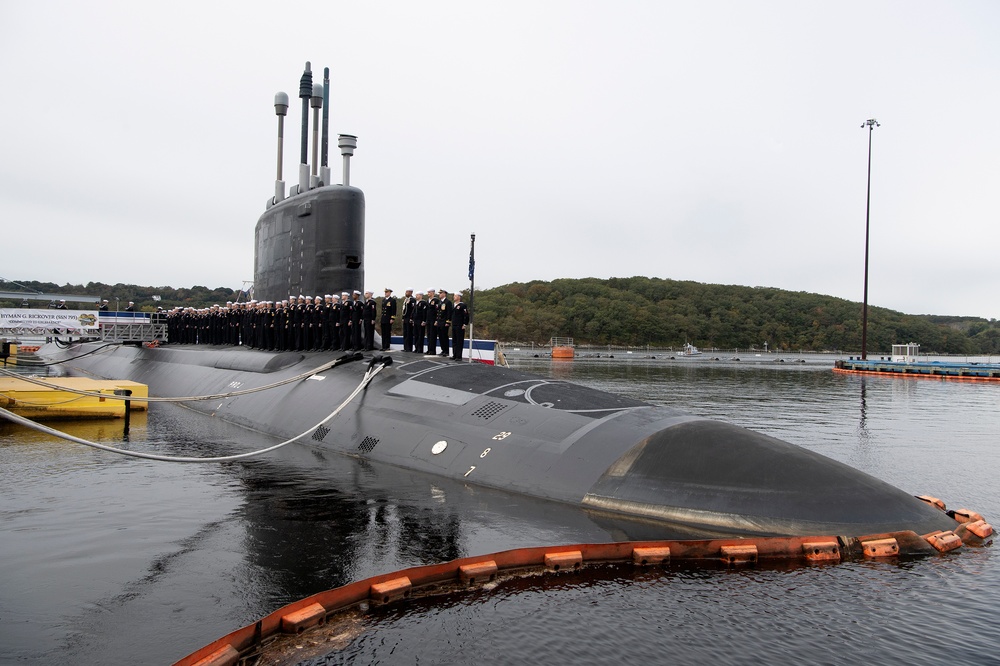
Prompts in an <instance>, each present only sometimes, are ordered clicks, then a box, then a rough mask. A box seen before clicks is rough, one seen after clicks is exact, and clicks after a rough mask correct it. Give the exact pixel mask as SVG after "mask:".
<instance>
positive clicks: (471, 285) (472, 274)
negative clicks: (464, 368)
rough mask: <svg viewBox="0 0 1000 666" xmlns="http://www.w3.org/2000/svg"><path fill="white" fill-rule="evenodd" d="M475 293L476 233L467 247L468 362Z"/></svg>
mask: <svg viewBox="0 0 1000 666" xmlns="http://www.w3.org/2000/svg"><path fill="white" fill-rule="evenodd" d="M475 294H476V234H472V245H471V247H470V248H469V363H472V362H473V359H472V354H473V349H474V348H475V344H473V341H474V340H475V336H474V335H473V334H472V326H473V313H474V312H475V309H474V308H473V307H472V306H473V302H474V299H475Z"/></svg>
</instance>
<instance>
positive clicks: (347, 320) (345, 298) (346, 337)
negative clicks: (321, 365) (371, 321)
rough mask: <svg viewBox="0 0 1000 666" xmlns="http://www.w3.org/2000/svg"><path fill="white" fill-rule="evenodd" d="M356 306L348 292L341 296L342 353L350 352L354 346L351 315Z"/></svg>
mask: <svg viewBox="0 0 1000 666" xmlns="http://www.w3.org/2000/svg"><path fill="white" fill-rule="evenodd" d="M353 309H354V304H353V303H351V295H350V294H348V293H347V292H346V291H345V292H343V293H341V294H340V351H348V350H349V349H350V348H351V347H353V346H354V329H353V328H351V314H352V312H351V311H352V310H353Z"/></svg>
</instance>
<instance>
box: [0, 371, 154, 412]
mask: <svg viewBox="0 0 1000 666" xmlns="http://www.w3.org/2000/svg"><path fill="white" fill-rule="evenodd" d="M42 379H43V381H45V382H46V383H47V384H51V385H53V386H55V387H59V388H49V387H44V386H39V385H38V384H33V383H31V382H29V381H27V380H24V379H20V378H17V377H0V407H3V408H5V409H9V410H10V411H12V412H14V413H15V414H18V415H20V416H23V417H25V418H30V419H35V420H53V419H97V418H124V416H125V401H124V400H121V399H118V398H114V397H108V398H106V397H98V396H89V395H81V394H79V393H75V392H73V391H71V390H67V389H74V390H76V391H88V392H91V393H100V394H103V395H106V396H115V395H122V394H123V392H124V391H131V392H132V393H131V399H130V400H129V407H130V409H133V410H145V409H146V408H147V405H148V403H147V401H145V400H143V398H148V397H149V387H147V386H146V385H145V384H140V383H138V382H133V381H128V380H101V379H90V378H89V377H44V378H42Z"/></svg>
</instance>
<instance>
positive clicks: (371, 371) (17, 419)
mask: <svg viewBox="0 0 1000 666" xmlns="http://www.w3.org/2000/svg"><path fill="white" fill-rule="evenodd" d="M386 360H389V361H390V362H391V359H386ZM386 360H382V361H380V362H375V361H374V359H373V363H372V365H371V366H370V367H369V368H368V370H367V371H365V376H364V377H363V378H362V379H361V383H360V384H358V386H357V388H355V389H354V391H352V392H351V394H350V395H349V396H347V399H345V400H344V401H343V402H342V403H340V406H338V407H337V409H335V410H333V411H332V412H330V414H329V415H328V416H327V417H326V418H324V419H323V420H322V421H320V422H319V423H317V424H316V425H314V426H312V427H311V428H308V429H307V430H305V431H303V432H302V433H300V434H298V435H296V436H295V437H292V438H291V439H286V440H285V441H283V442H281V443H279V444H275V445H274V446H269V447H267V448H264V449H258V450H257V451H249V452H247V453H239V454H236V455H231V456H217V457H212V458H195V457H186V456H161V455H158V454H155V453H142V452H140V451H127V450H125V449H119V448H116V447H113V446H107V445H105V444H98V443H97V442H92V441H90V440H86V439H83V438H81V437H76V436H74V435H70V434H68V433H65V432H61V431H59V430H56V429H54V428H50V427H48V426H46V425H42V424H41V423H36V422H35V421H32V420H31V419H27V418H24V417H23V416H20V415H19V414H15V413H13V412H11V411H9V410H6V409H4V408H3V407H0V416H3V417H4V418H6V419H8V420H10V421H13V422H14V423H18V424H20V425H23V426H26V427H28V428H32V429H34V430H37V431H39V432H43V433H46V434H48V435H52V436H54V437H58V438H60V439H65V440H67V441H70V442H76V443H77V444H83V445H84V446H90V447H93V448H95V449H100V450H102V451H108V452H110V453H117V454H120V455H123V456H131V457H133V458H144V459H146V460H158V461H161V462H177V463H221V462H231V461H233V460H240V459H242V458H250V457H252V456H258V455H261V454H263V453H269V452H271V451H275V450H277V449H280V448H281V447H283V446H286V445H288V444H291V443H292V442H295V441H297V440H299V439H302V438H303V437H305V436H306V435H307V434H309V433H310V432H312V431H314V430H315V429H316V428H318V427H320V426H321V425H323V424H325V423H326V422H327V421H329V420H330V419H332V418H333V417H335V416H336V415H337V414H339V413H340V412H341V411H342V410H343V409H344V407H346V406H347V405H348V404H350V402H351V401H352V400H354V398H356V397H357V396H358V394H359V393H361V392H362V391H363V390H364V389H365V387H367V386H368V384H369V383H370V382H371V380H372V379H374V378H375V375H377V374H378V373H380V372H382V370H384V369H385V367H386V365H388V363H386V362H385V361H386Z"/></svg>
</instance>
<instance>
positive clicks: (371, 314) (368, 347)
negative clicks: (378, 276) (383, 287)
mask: <svg viewBox="0 0 1000 666" xmlns="http://www.w3.org/2000/svg"><path fill="white" fill-rule="evenodd" d="M362 312H363V313H364V316H363V318H364V321H363V324H364V330H365V351H373V350H374V349H375V319H376V318H377V317H378V302H377V301H376V300H375V299H374V298H373V294H372V292H370V291H366V292H365V304H364V306H363V309H362Z"/></svg>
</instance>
